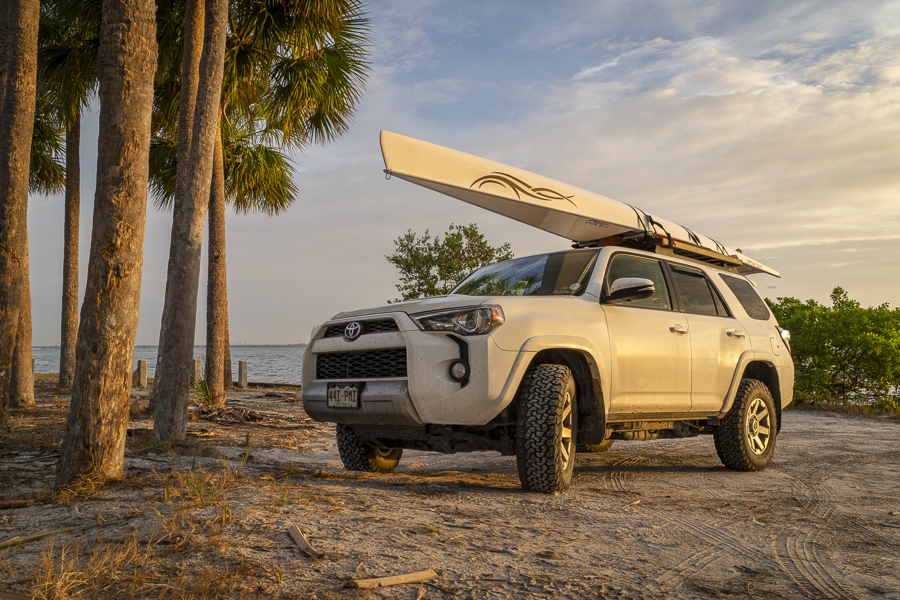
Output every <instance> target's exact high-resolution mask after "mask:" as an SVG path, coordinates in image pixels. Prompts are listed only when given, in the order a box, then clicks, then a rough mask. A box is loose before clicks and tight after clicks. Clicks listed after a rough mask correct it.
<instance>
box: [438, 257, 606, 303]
mask: <svg viewBox="0 0 900 600" xmlns="http://www.w3.org/2000/svg"><path fill="white" fill-rule="evenodd" d="M596 259H597V252H592V251H585V250H569V251H566V252H554V253H552V254H539V255H537V256H526V257H524V258H515V259H513V260H507V261H504V262H502V263H497V264H494V265H488V266H486V267H482V268H480V269H478V270H477V271H475V272H474V273H472V274H471V275H469V276H468V277H466V278H465V279H464V280H463V282H462V283H460V284H459V285H458V286H456V288H455V289H454V290H453V291H452V292H451V293H453V294H465V295H467V296H577V295H580V294H582V293H583V292H584V289H585V287H586V286H587V280H588V276H589V275H590V273H591V270H592V268H593V266H594V261H595V260H596Z"/></svg>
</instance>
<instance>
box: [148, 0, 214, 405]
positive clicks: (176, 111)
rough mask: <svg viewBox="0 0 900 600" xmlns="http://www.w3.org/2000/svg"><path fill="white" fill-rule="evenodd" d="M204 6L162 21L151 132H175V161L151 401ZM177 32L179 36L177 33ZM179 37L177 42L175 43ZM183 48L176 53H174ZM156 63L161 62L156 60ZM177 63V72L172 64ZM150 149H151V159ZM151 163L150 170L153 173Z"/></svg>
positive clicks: (195, 4)
mask: <svg viewBox="0 0 900 600" xmlns="http://www.w3.org/2000/svg"><path fill="white" fill-rule="evenodd" d="M205 11H206V6H205V4H204V1H203V0H187V1H186V4H185V8H184V13H183V19H182V20H181V22H180V23H179V21H178V19H177V12H176V13H175V14H174V15H173V16H174V17H175V18H171V19H168V20H166V23H167V24H168V25H170V26H171V27H170V29H171V31H170V38H171V40H170V43H169V44H167V45H165V46H164V47H169V48H171V49H172V51H173V55H172V56H171V57H170V60H169V61H168V64H169V65H171V68H170V69H169V70H167V71H165V72H161V73H158V74H157V91H156V94H155V98H156V105H155V109H156V110H155V114H154V120H155V123H154V127H153V131H154V132H168V133H172V132H174V133H175V136H176V138H177V144H176V145H175V147H174V150H175V153H176V156H177V161H176V162H175V163H172V166H173V171H172V175H173V177H172V190H171V191H172V194H173V196H172V198H173V200H174V204H175V206H174V209H173V211H172V233H171V236H170V241H169V262H168V266H167V270H166V292H165V300H164V302H163V314H162V321H161V323H160V328H159V344H158V345H157V358H156V371H157V376H156V377H154V379H153V400H152V402H154V403H155V400H156V397H157V394H158V391H159V382H160V381H161V380H160V378H159V376H158V374H159V369H160V362H161V361H162V356H163V345H164V343H165V338H166V336H165V333H166V326H167V324H168V322H169V310H170V308H171V306H172V292H173V289H174V288H173V287H172V283H173V282H174V281H175V267H176V258H177V254H178V239H179V236H180V235H181V213H182V209H181V206H182V199H183V198H184V181H185V176H186V174H187V167H188V159H189V158H190V155H191V137H192V132H193V126H194V107H195V106H196V104H197V84H198V82H199V71H200V57H201V54H202V49H203V33H204V32H203V30H204V20H205ZM179 34H180V35H179ZM179 38H181V39H180V43H179ZM180 49H183V52H181V54H180V55H178V54H176V53H177V52H178V51H179V50H180ZM160 64H163V63H162V61H160ZM177 65H180V72H178V71H176V66H177ZM152 160H153V151H152V149H151V161H152ZM153 172H154V170H153V166H152V164H151V173H153Z"/></svg>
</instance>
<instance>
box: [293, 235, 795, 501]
mask: <svg viewBox="0 0 900 600" xmlns="http://www.w3.org/2000/svg"><path fill="white" fill-rule="evenodd" d="M698 258H699V259H698ZM704 261H708V262H704ZM715 263H716V261H715V260H714V259H711V258H709V257H704V256H702V255H696V256H694V257H693V258H688V257H685V256H679V255H677V254H675V251H674V250H672V249H669V248H665V247H663V246H662V245H655V246H653V245H645V246H640V245H631V246H622V245H619V246H608V247H594V248H579V249H573V250H567V251H562V252H553V253H550V254H542V255H538V256H529V257H525V258H516V259H513V260H509V261H505V262H502V263H497V264H494V265H490V266H487V267H483V268H481V269H479V270H477V271H475V272H474V273H472V275H470V276H469V277H468V278H466V279H465V280H464V281H463V282H462V283H460V284H459V286H457V287H456V289H454V290H453V292H452V293H451V294H449V295H447V296H441V297H436V298H426V299H423V300H414V301H409V302H403V303H398V304H389V305H386V306H380V307H375V308H368V309H362V310H357V311H349V312H343V313H340V314H338V315H336V316H335V317H334V318H333V319H332V320H330V321H328V322H326V323H324V324H323V325H321V326H320V327H318V328H317V329H316V331H315V332H314V334H313V338H312V340H311V342H310V344H309V346H308V347H307V349H306V353H305V355H304V359H303V404H304V408H305V409H306V412H307V413H308V414H309V416H311V417H312V418H314V419H316V420H318V421H326V422H333V423H336V424H337V442H338V448H339V451H340V455H341V459H342V461H343V463H344V466H345V467H346V468H347V469H350V470H356V471H375V472H391V471H393V469H394V468H395V467H396V465H397V463H398V461H399V460H400V457H401V454H402V452H403V449H404V448H410V449H416V450H431V451H435V452H443V453H454V452H470V451H476V450H494V451H498V452H500V453H502V454H505V455H515V456H516V458H517V463H518V470H519V478H520V480H521V482H522V486H523V487H524V488H526V489H528V490H532V491H537V492H556V491H562V490H565V489H566V488H567V487H568V486H569V485H570V482H571V478H572V471H573V467H574V465H575V455H576V450H579V451H585V450H587V451H603V450H605V449H606V448H608V447H609V444H611V443H612V440H651V439H656V438H672V437H679V438H681V437H691V436H696V435H700V434H712V435H713V437H714V440H715V447H716V451H717V452H718V455H719V458H720V459H721V460H722V462H723V463H724V464H725V465H726V466H727V467H728V468H731V469H737V470H744V471H758V470H761V469H764V468H765V467H766V465H767V464H768V463H769V460H770V459H771V457H772V453H773V451H774V449H775V439H776V433H777V431H778V429H779V427H780V425H781V411H782V409H783V408H784V407H785V406H787V405H788V404H789V403H790V401H791V398H792V388H793V382H794V368H793V363H792V362H791V357H790V353H789V346H788V341H789V335H788V332H787V331H785V330H782V329H781V328H779V327H778V323H777V322H776V321H775V317H774V316H772V314H771V312H770V311H769V309H768V307H767V306H766V304H765V302H763V301H762V300H761V299H760V297H759V295H758V294H757V292H756V290H755V286H754V284H753V283H752V282H751V281H750V280H749V279H747V278H746V277H743V276H742V275H739V274H737V273H736V272H735V270H734V267H731V266H729V265H728V264H726V263H723V262H719V263H717V264H715Z"/></svg>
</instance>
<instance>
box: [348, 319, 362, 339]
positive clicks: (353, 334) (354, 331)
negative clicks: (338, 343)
mask: <svg viewBox="0 0 900 600" xmlns="http://www.w3.org/2000/svg"><path fill="white" fill-rule="evenodd" d="M360 333H362V325H360V324H359V323H358V322H357V321H353V322H352V323H350V324H348V325H347V326H346V327H345V328H344V337H345V338H347V339H348V340H350V341H351V342H352V341H353V340H355V339H356V338H358V337H359V334H360Z"/></svg>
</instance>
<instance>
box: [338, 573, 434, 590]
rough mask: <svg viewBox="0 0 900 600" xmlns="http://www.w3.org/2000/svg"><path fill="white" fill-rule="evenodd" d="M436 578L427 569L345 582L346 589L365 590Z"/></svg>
mask: <svg viewBox="0 0 900 600" xmlns="http://www.w3.org/2000/svg"><path fill="white" fill-rule="evenodd" d="M437 576H438V574H437V573H435V572H434V571H432V570H431V569H428V570H427V571H418V572H416V573H407V574H405V575H394V576H392V577H378V578H375V579H351V580H350V581H348V582H347V585H346V587H351V588H358V589H363V590H367V589H372V588H377V587H387V586H389V585H399V584H401V583H413V582H416V581H424V580H426V579H434V578H435V577H437Z"/></svg>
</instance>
